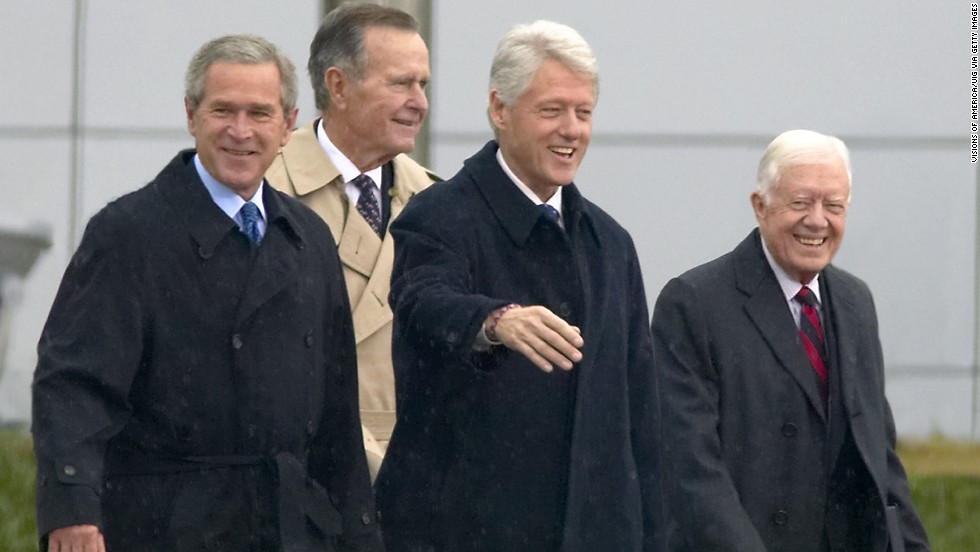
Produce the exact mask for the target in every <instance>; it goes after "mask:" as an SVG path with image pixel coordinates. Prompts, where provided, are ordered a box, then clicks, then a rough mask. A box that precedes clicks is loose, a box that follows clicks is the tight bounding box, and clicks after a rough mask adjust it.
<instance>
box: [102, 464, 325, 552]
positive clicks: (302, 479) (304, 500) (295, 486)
mask: <svg viewBox="0 0 980 552" xmlns="http://www.w3.org/2000/svg"><path fill="white" fill-rule="evenodd" d="M246 466H255V467H262V466H265V467H268V468H270V469H272V470H273V471H274V473H275V474H276V494H277V501H278V505H277V506H278V510H279V536H280V538H281V539H282V550H283V551H284V552H305V551H306V550H313V549H315V546H313V545H312V544H311V543H310V536H309V535H308V529H307V528H306V520H307V519H308V520H309V521H310V522H311V523H312V524H313V525H314V526H316V528H317V529H319V530H320V532H321V533H323V534H324V535H325V536H327V537H328V538H329V537H332V536H338V535H341V534H342V533H343V523H342V518H341V515H340V512H339V511H337V508H336V507H335V506H334V503H333V501H332V500H331V497H330V494H329V493H328V492H327V490H326V489H324V488H323V486H321V485H320V484H319V483H318V482H317V481H316V480H314V479H312V478H311V477H310V476H309V475H308V474H307V473H306V466H304V465H303V463H302V462H300V460H299V458H297V457H296V455H295V454H293V453H291V452H280V453H278V454H276V455H274V456H266V455H249V454H231V455H221V456H183V457H165V456H156V455H150V454H145V453H135V454H133V455H132V456H130V457H128V458H126V459H125V460H123V459H121V458H119V457H118V456H117V457H115V458H110V461H109V462H108V466H107V469H106V472H107V475H110V476H127V475H156V474H167V473H178V472H184V471H199V470H202V469H217V468H230V467H246Z"/></svg>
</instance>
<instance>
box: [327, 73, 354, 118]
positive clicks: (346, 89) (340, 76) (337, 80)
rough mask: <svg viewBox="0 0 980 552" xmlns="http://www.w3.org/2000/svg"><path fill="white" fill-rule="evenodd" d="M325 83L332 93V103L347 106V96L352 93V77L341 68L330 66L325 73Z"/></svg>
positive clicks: (341, 106) (342, 106)
mask: <svg viewBox="0 0 980 552" xmlns="http://www.w3.org/2000/svg"><path fill="white" fill-rule="evenodd" d="M323 83H324V85H326V87H327V93H328V94H330V105H331V106H337V107H338V108H341V109H343V108H346V107H347V98H348V96H349V95H350V85H351V81H350V78H348V76H347V75H346V74H345V73H344V72H343V71H341V70H340V69H339V68H337V67H330V68H328V69H327V70H326V71H325V72H324V73H323Z"/></svg>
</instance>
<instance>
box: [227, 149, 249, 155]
mask: <svg viewBox="0 0 980 552" xmlns="http://www.w3.org/2000/svg"><path fill="white" fill-rule="evenodd" d="M228 153H230V154H232V155H249V154H251V153H252V152H250V151H242V150H231V149H230V150H228Z"/></svg>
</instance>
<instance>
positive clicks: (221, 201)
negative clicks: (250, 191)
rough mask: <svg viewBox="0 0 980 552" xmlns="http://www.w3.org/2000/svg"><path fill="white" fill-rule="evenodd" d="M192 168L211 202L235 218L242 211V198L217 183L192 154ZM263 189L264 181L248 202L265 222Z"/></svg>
mask: <svg viewBox="0 0 980 552" xmlns="http://www.w3.org/2000/svg"><path fill="white" fill-rule="evenodd" d="M194 167H195V168H196V169H197V175H198V176H200V177H201V182H204V187H205V188H207V190H208V194H210V195H211V200H212V201H214V203H215V204H216V205H217V206H218V207H219V208H220V209H221V210H222V211H224V213H225V214H226V215H228V216H229V217H230V218H233V219H234V218H235V215H237V214H238V211H240V210H241V209H242V205H245V200H244V199H242V196H240V195H238V194H237V193H235V191H234V190H232V189H231V188H229V187H228V186H225V185H224V184H222V183H220V182H218V181H217V180H216V179H215V178H214V177H213V176H211V173H209V172H208V170H207V169H205V168H204V164H203V163H201V159H200V156H199V155H198V154H194ZM264 187H265V180H263V181H262V182H260V183H259V188H258V189H257V190H256V191H255V195H253V196H252V199H251V200H249V201H250V202H251V203H254V204H255V206H256V207H258V208H259V213H261V214H262V219H263V220H267V217H266V214H265V204H264V203H263V202H262V192H263V188H264Z"/></svg>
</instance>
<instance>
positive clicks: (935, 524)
mask: <svg viewBox="0 0 980 552" xmlns="http://www.w3.org/2000/svg"><path fill="white" fill-rule="evenodd" d="M898 453H899V456H901V458H902V463H903V464H905V469H906V470H908V472H909V485H910V486H911V488H912V501H913V502H914V503H915V507H916V508H917V509H918V510H919V515H920V516H922V523H923V524H924V525H925V526H926V531H927V532H928V534H929V540H930V541H931V543H932V549H933V552H975V551H980V444H965V443H957V442H954V441H949V440H947V439H943V438H942V437H935V438H933V439H930V440H928V441H913V442H904V443H900V444H899V447H898Z"/></svg>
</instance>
